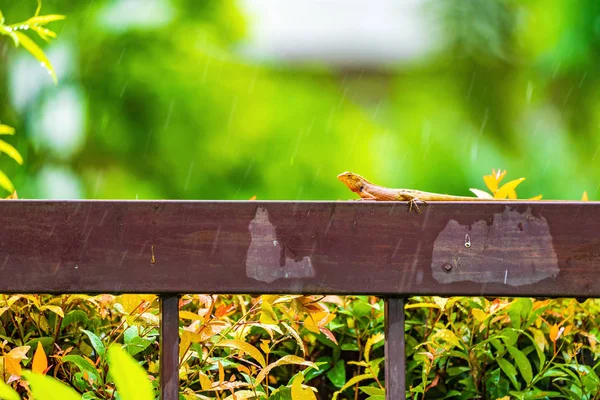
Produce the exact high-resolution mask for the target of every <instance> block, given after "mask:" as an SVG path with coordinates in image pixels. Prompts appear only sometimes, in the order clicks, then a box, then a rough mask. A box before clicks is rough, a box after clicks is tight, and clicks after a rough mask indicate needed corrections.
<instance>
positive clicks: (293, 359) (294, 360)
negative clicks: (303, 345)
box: [254, 355, 371, 386]
mask: <svg viewBox="0 0 600 400" xmlns="http://www.w3.org/2000/svg"><path fill="white" fill-rule="evenodd" d="M287 364H298V365H304V366H306V367H313V368H314V369H319V367H317V365H316V364H315V363H312V362H310V361H306V360H305V359H304V358H302V357H298V356H292V355H287V356H283V357H281V358H280V359H279V360H277V361H275V362H273V363H271V364H269V365H268V366H266V367H265V368H263V370H262V371H260V373H259V374H258V375H257V376H256V381H255V382H254V385H255V386H258V385H260V383H261V382H262V381H263V379H265V377H266V376H267V374H268V373H269V371H271V370H272V369H273V368H275V367H278V366H280V365H287ZM369 376H371V375H369Z"/></svg>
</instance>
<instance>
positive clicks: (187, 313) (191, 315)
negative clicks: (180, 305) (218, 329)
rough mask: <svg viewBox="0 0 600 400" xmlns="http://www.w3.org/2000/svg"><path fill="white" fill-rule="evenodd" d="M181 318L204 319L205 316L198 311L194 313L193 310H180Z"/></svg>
mask: <svg viewBox="0 0 600 400" xmlns="http://www.w3.org/2000/svg"><path fill="white" fill-rule="evenodd" d="M179 318H181V319H191V320H193V321H200V322H202V321H204V317H202V316H201V315H198V314H196V313H193V312H191V311H184V310H182V311H179Z"/></svg>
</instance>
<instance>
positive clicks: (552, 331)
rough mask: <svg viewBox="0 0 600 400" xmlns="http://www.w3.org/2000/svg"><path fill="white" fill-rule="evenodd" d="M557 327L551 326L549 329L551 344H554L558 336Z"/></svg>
mask: <svg viewBox="0 0 600 400" xmlns="http://www.w3.org/2000/svg"><path fill="white" fill-rule="evenodd" d="M558 329H559V328H558V325H552V326H551V327H550V340H552V341H553V342H556V340H557V339H558V335H559V330H558Z"/></svg>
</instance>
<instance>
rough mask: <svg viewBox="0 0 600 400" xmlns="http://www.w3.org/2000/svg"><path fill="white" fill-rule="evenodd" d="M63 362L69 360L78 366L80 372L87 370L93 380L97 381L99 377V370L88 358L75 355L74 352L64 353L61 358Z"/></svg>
mask: <svg viewBox="0 0 600 400" xmlns="http://www.w3.org/2000/svg"><path fill="white" fill-rule="evenodd" d="M62 361H63V362H66V363H67V362H70V363H73V364H75V365H76V366H77V367H79V370H80V371H81V372H87V374H88V375H89V376H90V378H92V379H93V380H94V381H96V382H97V381H98V380H99V377H100V372H99V371H98V370H97V369H96V367H95V366H94V365H93V364H92V363H90V362H89V361H88V360H86V359H85V358H83V357H81V356H79V355H76V354H69V355H66V356H64V357H63V358H62Z"/></svg>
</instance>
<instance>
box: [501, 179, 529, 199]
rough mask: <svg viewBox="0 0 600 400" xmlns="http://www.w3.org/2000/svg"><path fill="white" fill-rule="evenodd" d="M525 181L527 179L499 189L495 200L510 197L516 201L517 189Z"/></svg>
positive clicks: (515, 181)
mask: <svg viewBox="0 0 600 400" xmlns="http://www.w3.org/2000/svg"><path fill="white" fill-rule="evenodd" d="M524 180H525V178H519V179H515V180H513V181H510V182H508V183H505V184H504V185H502V187H501V188H500V189H498V191H497V192H496V193H494V198H496V199H506V198H507V197H508V198H509V199H516V198H517V193H516V192H515V189H516V187H517V186H519V184H520V183H521V182H523V181H524Z"/></svg>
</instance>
